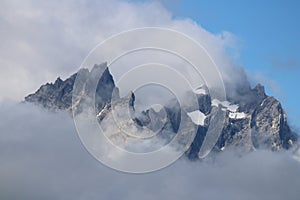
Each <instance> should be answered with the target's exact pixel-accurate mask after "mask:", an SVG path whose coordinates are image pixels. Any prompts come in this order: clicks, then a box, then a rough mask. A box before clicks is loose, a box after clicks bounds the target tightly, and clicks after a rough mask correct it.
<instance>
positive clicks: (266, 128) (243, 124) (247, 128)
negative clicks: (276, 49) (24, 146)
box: [25, 63, 297, 159]
mask: <svg viewBox="0 0 300 200" xmlns="http://www.w3.org/2000/svg"><path fill="white" fill-rule="evenodd" d="M102 72H103V73H102ZM78 73H81V75H82V76H81V77H83V78H82V80H80V81H83V84H82V85H83V86H84V87H85V89H84V90H83V93H84V94H85V95H87V96H92V94H93V91H91V90H89V88H90V87H89V85H92V84H93V83H95V81H98V77H97V76H95V74H99V73H100V74H102V76H101V78H100V79H99V82H98V84H97V88H96V93H95V104H96V105H95V107H96V112H97V114H98V115H97V117H98V120H99V122H102V121H103V120H105V117H106V116H108V115H109V116H110V117H111V114H110V113H111V109H112V105H111V98H112V93H113V92H118V90H117V88H116V87H115V84H114V80H113V78H112V76H111V74H110V72H109V70H108V68H107V65H106V63H103V64H101V65H95V66H94V68H93V69H92V70H91V72H89V71H88V70H87V69H81V70H80V71H79V72H78ZM76 76H77V73H75V74H73V75H72V76H71V77H70V78H68V79H66V80H65V81H63V80H61V79H60V78H58V79H57V80H56V81H55V82H54V83H50V84H49V83H47V84H45V85H43V86H41V87H40V88H39V89H38V91H37V92H35V93H34V94H30V95H28V96H27V97H25V100H26V101H27V102H32V103H35V104H39V105H42V106H43V107H45V108H47V109H51V110H55V109H61V110H71V109H74V108H72V91H73V85H74V82H75V79H76ZM193 93H194V94H196V97H197V99H198V104H199V107H196V108H194V107H193V108H187V109H182V108H181V107H180V105H179V102H178V101H177V100H176V99H173V100H171V101H170V102H169V103H168V104H167V105H165V106H164V110H165V115H166V116H165V117H166V119H165V118H162V117H161V116H160V115H162V112H161V111H160V112H155V111H154V110H151V109H149V110H145V111H143V112H141V113H138V114H137V113H135V111H134V94H133V93H131V94H129V95H128V96H127V97H123V98H119V97H118V94H117V95H116V96H117V97H118V98H119V99H117V102H119V104H120V105H121V104H122V105H123V104H124V102H125V104H126V106H129V108H131V110H132V113H135V114H133V115H131V119H132V120H131V119H129V121H128V122H127V121H126V123H129V122H130V123H129V124H131V125H130V126H133V125H134V126H136V128H137V130H138V129H145V128H146V129H147V128H148V129H149V130H152V131H155V130H156V128H155V127H159V126H160V125H161V124H162V123H165V125H164V126H163V132H164V133H167V132H173V133H176V132H177V131H178V129H179V126H180V123H181V120H182V119H181V116H182V115H181V114H182V112H192V111H197V112H198V114H199V113H200V115H199V116H202V117H203V119H202V121H203V123H202V124H194V126H197V127H198V129H197V132H196V136H195V139H194V141H193V142H192V145H191V146H190V148H189V149H188V150H187V156H188V157H189V158H191V159H197V158H198V154H199V151H200V148H201V145H202V143H203V140H204V138H205V136H206V133H207V130H208V128H209V127H210V126H213V125H214V124H210V121H211V118H213V117H214V113H212V108H213V107H219V108H221V109H223V110H225V112H226V117H225V120H224V124H223V129H222V132H221V136H220V137H219V139H218V141H217V143H216V145H215V147H214V149H213V151H215V152H220V151H225V150H227V149H233V148H234V149H239V150H241V151H242V152H245V151H246V152H248V151H251V150H252V149H255V148H266V149H271V150H280V149H289V148H290V147H292V145H293V144H294V143H295V141H296V140H297V135H296V134H294V133H293V132H292V131H291V130H290V128H289V126H288V124H287V120H286V114H285V112H284V110H283V108H282V106H281V104H280V103H279V102H278V101H277V100H276V99H275V98H274V97H269V96H267V95H266V94H265V91H264V87H263V86H262V85H257V86H256V87H255V88H253V89H251V88H250V86H249V85H247V84H246V85H244V86H243V87H241V88H238V90H237V91H236V92H235V95H231V96H229V97H228V101H224V102H220V101H219V100H217V99H211V96H210V95H209V93H208V91H207V88H206V89H205V88H200V89H199V90H197V91H194V92H193ZM78 101H81V99H80V98H79V99H78ZM126 102H127V103H126ZM119 104H116V105H119ZM125 104H124V105H125ZM184 110H185V111H184ZM79 112H80V109H79ZM186 114H188V113H185V115H186ZM186 116H187V115H186ZM198 120H199V119H198ZM106 121H108V120H106ZM107 128H108V129H109V126H107ZM129 130H130V128H129Z"/></svg>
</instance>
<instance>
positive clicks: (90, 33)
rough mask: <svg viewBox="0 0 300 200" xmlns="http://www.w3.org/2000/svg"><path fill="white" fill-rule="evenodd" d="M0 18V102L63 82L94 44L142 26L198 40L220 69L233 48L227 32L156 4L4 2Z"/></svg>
mask: <svg viewBox="0 0 300 200" xmlns="http://www.w3.org/2000/svg"><path fill="white" fill-rule="evenodd" d="M0 18H1V21H0V27H1V46H0V66H1V73H0V79H1V84H0V85H1V86H0V92H1V98H0V100H3V99H13V100H21V99H22V98H23V97H24V96H25V95H27V94H28V93H30V92H33V91H34V90H36V89H37V87H38V86H39V85H41V84H43V83H45V82H46V81H53V80H55V78H56V77H57V76H62V77H63V78H66V77H67V76H69V75H70V74H71V73H73V72H75V71H77V69H78V67H79V66H80V64H81V62H82V61H83V59H84V57H85V56H86V55H87V54H88V52H89V51H90V50H91V49H92V48H93V47H94V46H95V45H96V44H98V43H99V42H101V41H103V40H104V39H105V38H107V37H109V36H111V35H112V34H116V33H118V32H120V31H124V30H128V29H131V28H137V27H144V26H162V27H169V28H173V29H176V30H179V31H182V32H184V33H186V34H188V35H190V36H191V37H193V38H196V39H197V40H199V42H200V43H201V44H203V45H204V47H205V48H206V49H207V50H208V51H209V53H210V54H211V55H212V56H213V57H214V59H215V61H216V63H217V64H218V65H219V67H220V68H221V69H222V70H223V71H227V72H228V74H232V73H231V72H232V71H230V70H233V69H232V68H231V67H230V66H231V65H232V63H230V59H229V58H228V56H227V54H226V53H225V48H226V47H232V45H233V46H235V45H234V39H233V38H234V36H233V35H232V34H230V33H228V32H223V33H220V34H217V35H214V34H212V33H210V32H208V31H206V30H205V29H203V28H202V27H201V26H199V25H198V24H196V23H195V22H194V21H192V20H191V19H174V18H173V16H172V13H170V12H169V11H168V10H166V9H165V8H164V7H163V6H162V5H161V4H159V3H157V2H143V3H133V2H127V1H116V0H111V1H108V0H102V1H88V2H87V1H83V0H78V1H71V0H69V1H63V2H62V1H57V0H54V1H48V2H41V1H31V0H27V1H26V0H25V1H22V2H20V1H14V0H12V1H11V0H9V1H2V3H1V8H0ZM224 79H226V80H229V79H233V78H232V77H230V78H229V76H226V74H224ZM7 87H9V88H10V90H7Z"/></svg>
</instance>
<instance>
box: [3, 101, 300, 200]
mask: <svg viewBox="0 0 300 200" xmlns="http://www.w3.org/2000/svg"><path fill="white" fill-rule="evenodd" d="M0 129H1V135H0V148H1V150H0V158H1V160H0V180H1V181H0V199H30V200H33V199H82V200H87V199H88V200H91V199H134V200H135V199H149V200H150V199H187V198H188V199H211V200H214V199H215V200H217V199H228V200H235V199H236V200H240V199H249V200H250V199H251V200H252V199H273V200H275V199H278V200H281V199H289V200H293V199H295V200H296V199H299V196H300V191H299V185H300V179H299V174H300V166H299V163H298V162H297V161H295V160H294V159H292V158H291V157H290V156H288V155H287V154H280V153H279V154H276V153H272V152H265V151H257V152H253V153H250V154H249V155H246V156H244V157H242V158H238V157H236V156H234V155H233V154H231V153H228V154H222V155H221V156H220V157H219V158H218V161H217V162H215V163H212V162H207V163H206V162H202V163H200V162H190V161H187V160H185V159H184V158H182V159H180V160H178V161H177V162H175V163H174V164H173V165H171V166H170V167H167V168H165V169H163V170H160V171H157V172H154V173H149V174H141V175H132V174H124V173H120V172H117V171H115V170H112V169H109V168H107V167H105V166H103V165H102V164H100V163H99V162H98V161H96V160H95V159H94V158H92V156H91V155H89V153H88V152H87V151H86V150H85V149H84V147H83V146H82V145H81V143H80V140H79V138H78V136H77V133H76V130H75V127H74V125H73V121H72V119H71V118H70V117H69V116H68V115H67V114H66V113H49V112H47V111H44V110H41V109H40V108H37V107H35V106H33V105H29V104H18V105H15V104H10V105H8V104H1V106H0Z"/></svg>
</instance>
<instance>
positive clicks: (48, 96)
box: [25, 63, 115, 112]
mask: <svg viewBox="0 0 300 200" xmlns="http://www.w3.org/2000/svg"><path fill="white" fill-rule="evenodd" d="M101 72H103V73H102V76H101V78H100V80H99V82H98V84H97V88H96V93H95V102H96V105H95V107H96V109H97V112H99V111H101V110H102V109H103V108H104V106H105V105H106V104H107V103H108V102H110V101H111V97H112V92H113V90H114V89H115V83H114V80H113V77H112V75H111V74H110V72H109V70H108V68H107V64H106V63H103V64H100V65H95V66H94V67H93V69H92V70H91V72H89V70H88V69H81V70H80V71H79V72H77V73H75V74H73V75H72V76H71V77H70V78H67V79H66V80H65V81H63V80H61V79H60V78H59V77H58V78H57V80H56V81H55V82H54V83H46V84H45V85H42V86H41V87H40V88H39V89H38V90H37V91H36V92H35V93H34V94H30V95H28V96H26V97H25V101H27V102H32V103H35V104H38V105H41V106H43V107H45V108H47V109H50V110H57V109H60V110H68V111H70V110H71V109H72V91H73V85H74V83H75V80H76V77H77V74H78V73H81V75H82V77H84V79H85V80H81V81H85V85H86V87H85V88H86V89H85V93H86V95H89V96H93V94H92V93H94V92H93V91H90V90H89V88H90V87H89V84H92V82H93V81H94V79H96V78H97V77H94V75H95V74H98V73H101ZM96 81H98V79H97V80H96Z"/></svg>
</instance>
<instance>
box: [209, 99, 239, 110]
mask: <svg viewBox="0 0 300 200" xmlns="http://www.w3.org/2000/svg"><path fill="white" fill-rule="evenodd" d="M211 105H212V106H215V107H218V106H219V105H221V106H223V107H224V108H226V109H227V110H229V111H230V112H236V111H237V109H238V108H239V106H238V105H236V104H230V102H229V101H219V100H218V99H213V100H212V101H211Z"/></svg>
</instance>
